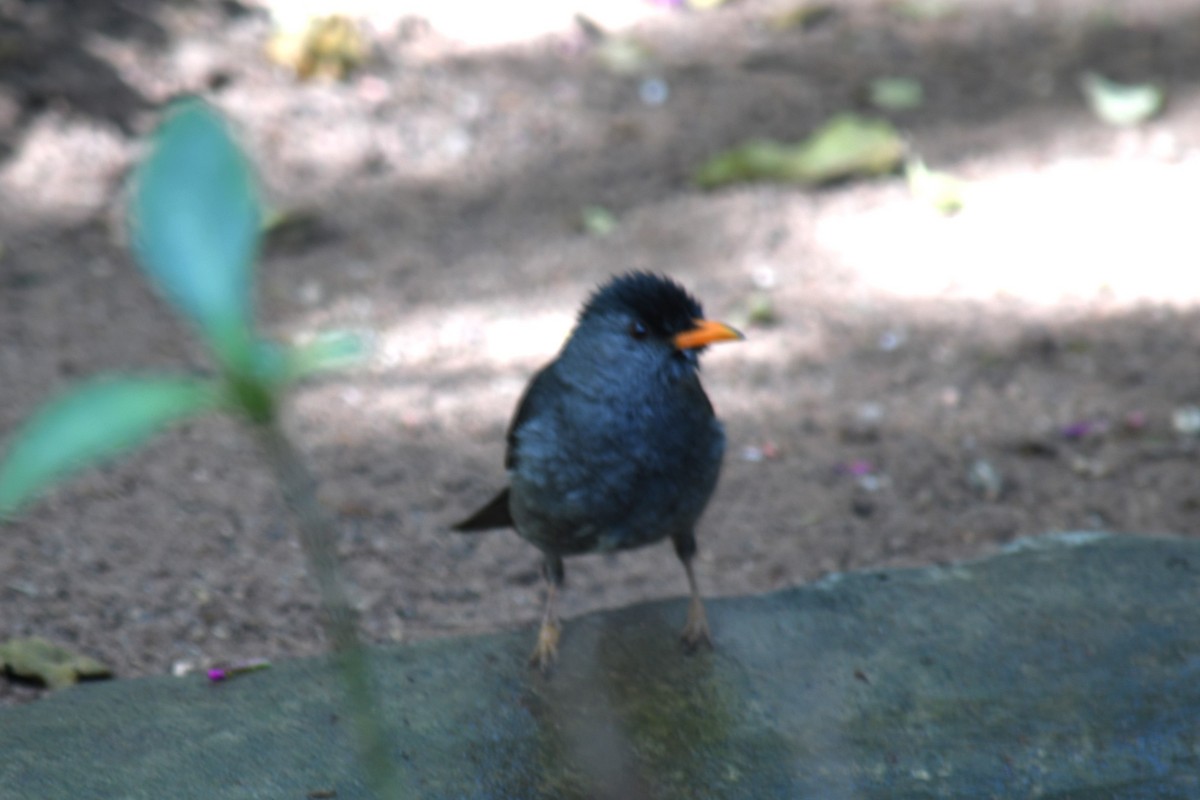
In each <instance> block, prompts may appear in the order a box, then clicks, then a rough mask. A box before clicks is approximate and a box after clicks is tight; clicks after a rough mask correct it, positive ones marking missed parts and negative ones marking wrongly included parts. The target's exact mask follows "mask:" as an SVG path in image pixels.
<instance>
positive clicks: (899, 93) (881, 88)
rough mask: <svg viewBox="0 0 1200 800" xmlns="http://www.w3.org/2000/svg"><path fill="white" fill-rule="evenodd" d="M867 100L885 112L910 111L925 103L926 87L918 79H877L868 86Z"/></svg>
mask: <svg viewBox="0 0 1200 800" xmlns="http://www.w3.org/2000/svg"><path fill="white" fill-rule="evenodd" d="M867 98H868V99H869V100H870V102H871V105H873V106H875V107H876V108H879V109H882V110H884V111H909V110H911V109H914V108H920V106H921V104H922V103H924V102H925V87H924V86H922V85H921V82H920V81H919V80H917V79H916V78H903V77H886V78H876V79H875V80H873V81H871V82H870V84H868V85H867Z"/></svg>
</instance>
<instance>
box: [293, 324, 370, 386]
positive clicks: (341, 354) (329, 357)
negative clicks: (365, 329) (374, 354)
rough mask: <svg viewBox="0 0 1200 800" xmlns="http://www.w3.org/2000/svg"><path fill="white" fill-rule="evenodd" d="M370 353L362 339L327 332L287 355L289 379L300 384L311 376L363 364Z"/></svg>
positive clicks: (341, 332) (342, 333)
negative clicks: (302, 379) (298, 381)
mask: <svg viewBox="0 0 1200 800" xmlns="http://www.w3.org/2000/svg"><path fill="white" fill-rule="evenodd" d="M369 352H370V347H369V345H368V343H367V341H366V339H365V337H363V336H361V335H359V334H357V333H350V332H348V331H330V332H328V333H323V334H321V335H319V336H317V337H316V338H315V339H313V340H312V341H310V342H305V343H304V344H301V345H297V346H296V347H294V348H292V350H291V352H289V353H288V370H287V372H288V378H289V380H299V379H301V378H305V377H307V376H309V375H311V374H313V373H314V372H323V371H325V370H329V369H341V368H343V367H350V366H354V365H355V364H359V363H362V361H364V360H365V359H366V357H367V355H368V353H369Z"/></svg>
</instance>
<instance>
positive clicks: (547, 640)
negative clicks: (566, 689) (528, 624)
mask: <svg viewBox="0 0 1200 800" xmlns="http://www.w3.org/2000/svg"><path fill="white" fill-rule="evenodd" d="M561 633H562V627H561V626H560V625H559V624H558V621H557V620H545V621H544V622H542V627H541V629H539V630H538V638H537V645H535V646H534V648H533V652H532V653H530V654H529V666H531V667H533V668H534V669H538V670H541V671H542V672H543V673H546V672H549V671H550V667H551V666H553V665H554V662H555V661H557V660H558V637H559V634H561Z"/></svg>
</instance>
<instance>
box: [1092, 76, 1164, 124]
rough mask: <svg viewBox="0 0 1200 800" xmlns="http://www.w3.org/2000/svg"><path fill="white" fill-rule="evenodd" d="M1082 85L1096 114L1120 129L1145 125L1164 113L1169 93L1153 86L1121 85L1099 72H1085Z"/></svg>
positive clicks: (1148, 84) (1139, 84)
mask: <svg viewBox="0 0 1200 800" xmlns="http://www.w3.org/2000/svg"><path fill="white" fill-rule="evenodd" d="M1079 85H1080V87H1081V88H1082V89H1083V95H1084V97H1086V98H1087V102H1088V106H1090V107H1091V109H1092V113H1093V114H1095V115H1096V116H1097V117H1099V118H1100V119H1101V120H1103V121H1104V122H1106V123H1107V124H1109V125H1115V126H1118V127H1128V126H1132V125H1138V124H1140V123H1142V122H1145V121H1146V120H1148V119H1150V118H1151V117H1153V116H1154V115H1155V114H1157V113H1158V112H1159V111H1161V110H1162V107H1163V103H1165V102H1166V92H1164V91H1163V89H1162V87H1161V86H1157V85H1155V84H1152V83H1136V84H1124V83H1117V82H1116V81H1110V80H1109V79H1108V78H1105V77H1104V76H1103V75H1099V74H1097V73H1095V72H1085V73H1084V74H1083V76H1082V77H1080V79H1079Z"/></svg>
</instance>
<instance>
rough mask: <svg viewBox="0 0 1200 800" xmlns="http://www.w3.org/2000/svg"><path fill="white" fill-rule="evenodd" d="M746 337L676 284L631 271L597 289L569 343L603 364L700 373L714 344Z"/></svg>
mask: <svg viewBox="0 0 1200 800" xmlns="http://www.w3.org/2000/svg"><path fill="white" fill-rule="evenodd" d="M742 338H744V337H743V336H742V334H741V333H739V332H738V331H736V330H734V329H733V328H731V327H730V326H728V325H726V324H724V323H721V322H714V321H712V320H709V319H706V318H705V317H704V311H703V309H702V308H701V307H700V304H699V303H698V302H697V301H696V300H695V298H693V297H692V296H691V295H690V294H688V293H687V291H686V290H685V289H684V288H683V287H682V286H680V285H679V284H678V283H676V282H675V281H673V280H671V279H670V278H667V277H664V276H662V275H654V274H651V273H646V272H631V273H627V274H625V275H620V276H618V277H616V278H613V279H612V280H610V281H609V282H608V283H605V284H604V285H602V286H601V287H600V288H599V289H597V290H596V291H595V292H594V293H593V294H592V296H591V297H590V298H589V299H588V301H587V303H586V304H585V305H584V307H583V310H582V311H581V312H580V314H579V322H578V324H577V325H576V327H575V331H574V333H573V334H572V335H571V340H570V341H569V342H568V344H567V349H568V352H570V351H571V350H572V349H576V350H583V351H584V352H582V353H579V355H583V356H585V357H587V358H589V359H594V360H597V361H600V362H602V363H603V362H618V361H619V362H621V363H624V364H629V363H634V364H642V365H645V367H646V368H647V369H655V370H661V369H663V368H664V367H667V368H672V367H673V368H674V369H677V370H688V371H690V370H694V369H696V368H697V366H698V365H699V360H698V358H697V357H698V355H699V353H700V352H701V351H703V350H704V348H705V347H706V346H708V345H709V344H714V343H717V342H723V341H734V340H737V339H742Z"/></svg>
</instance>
